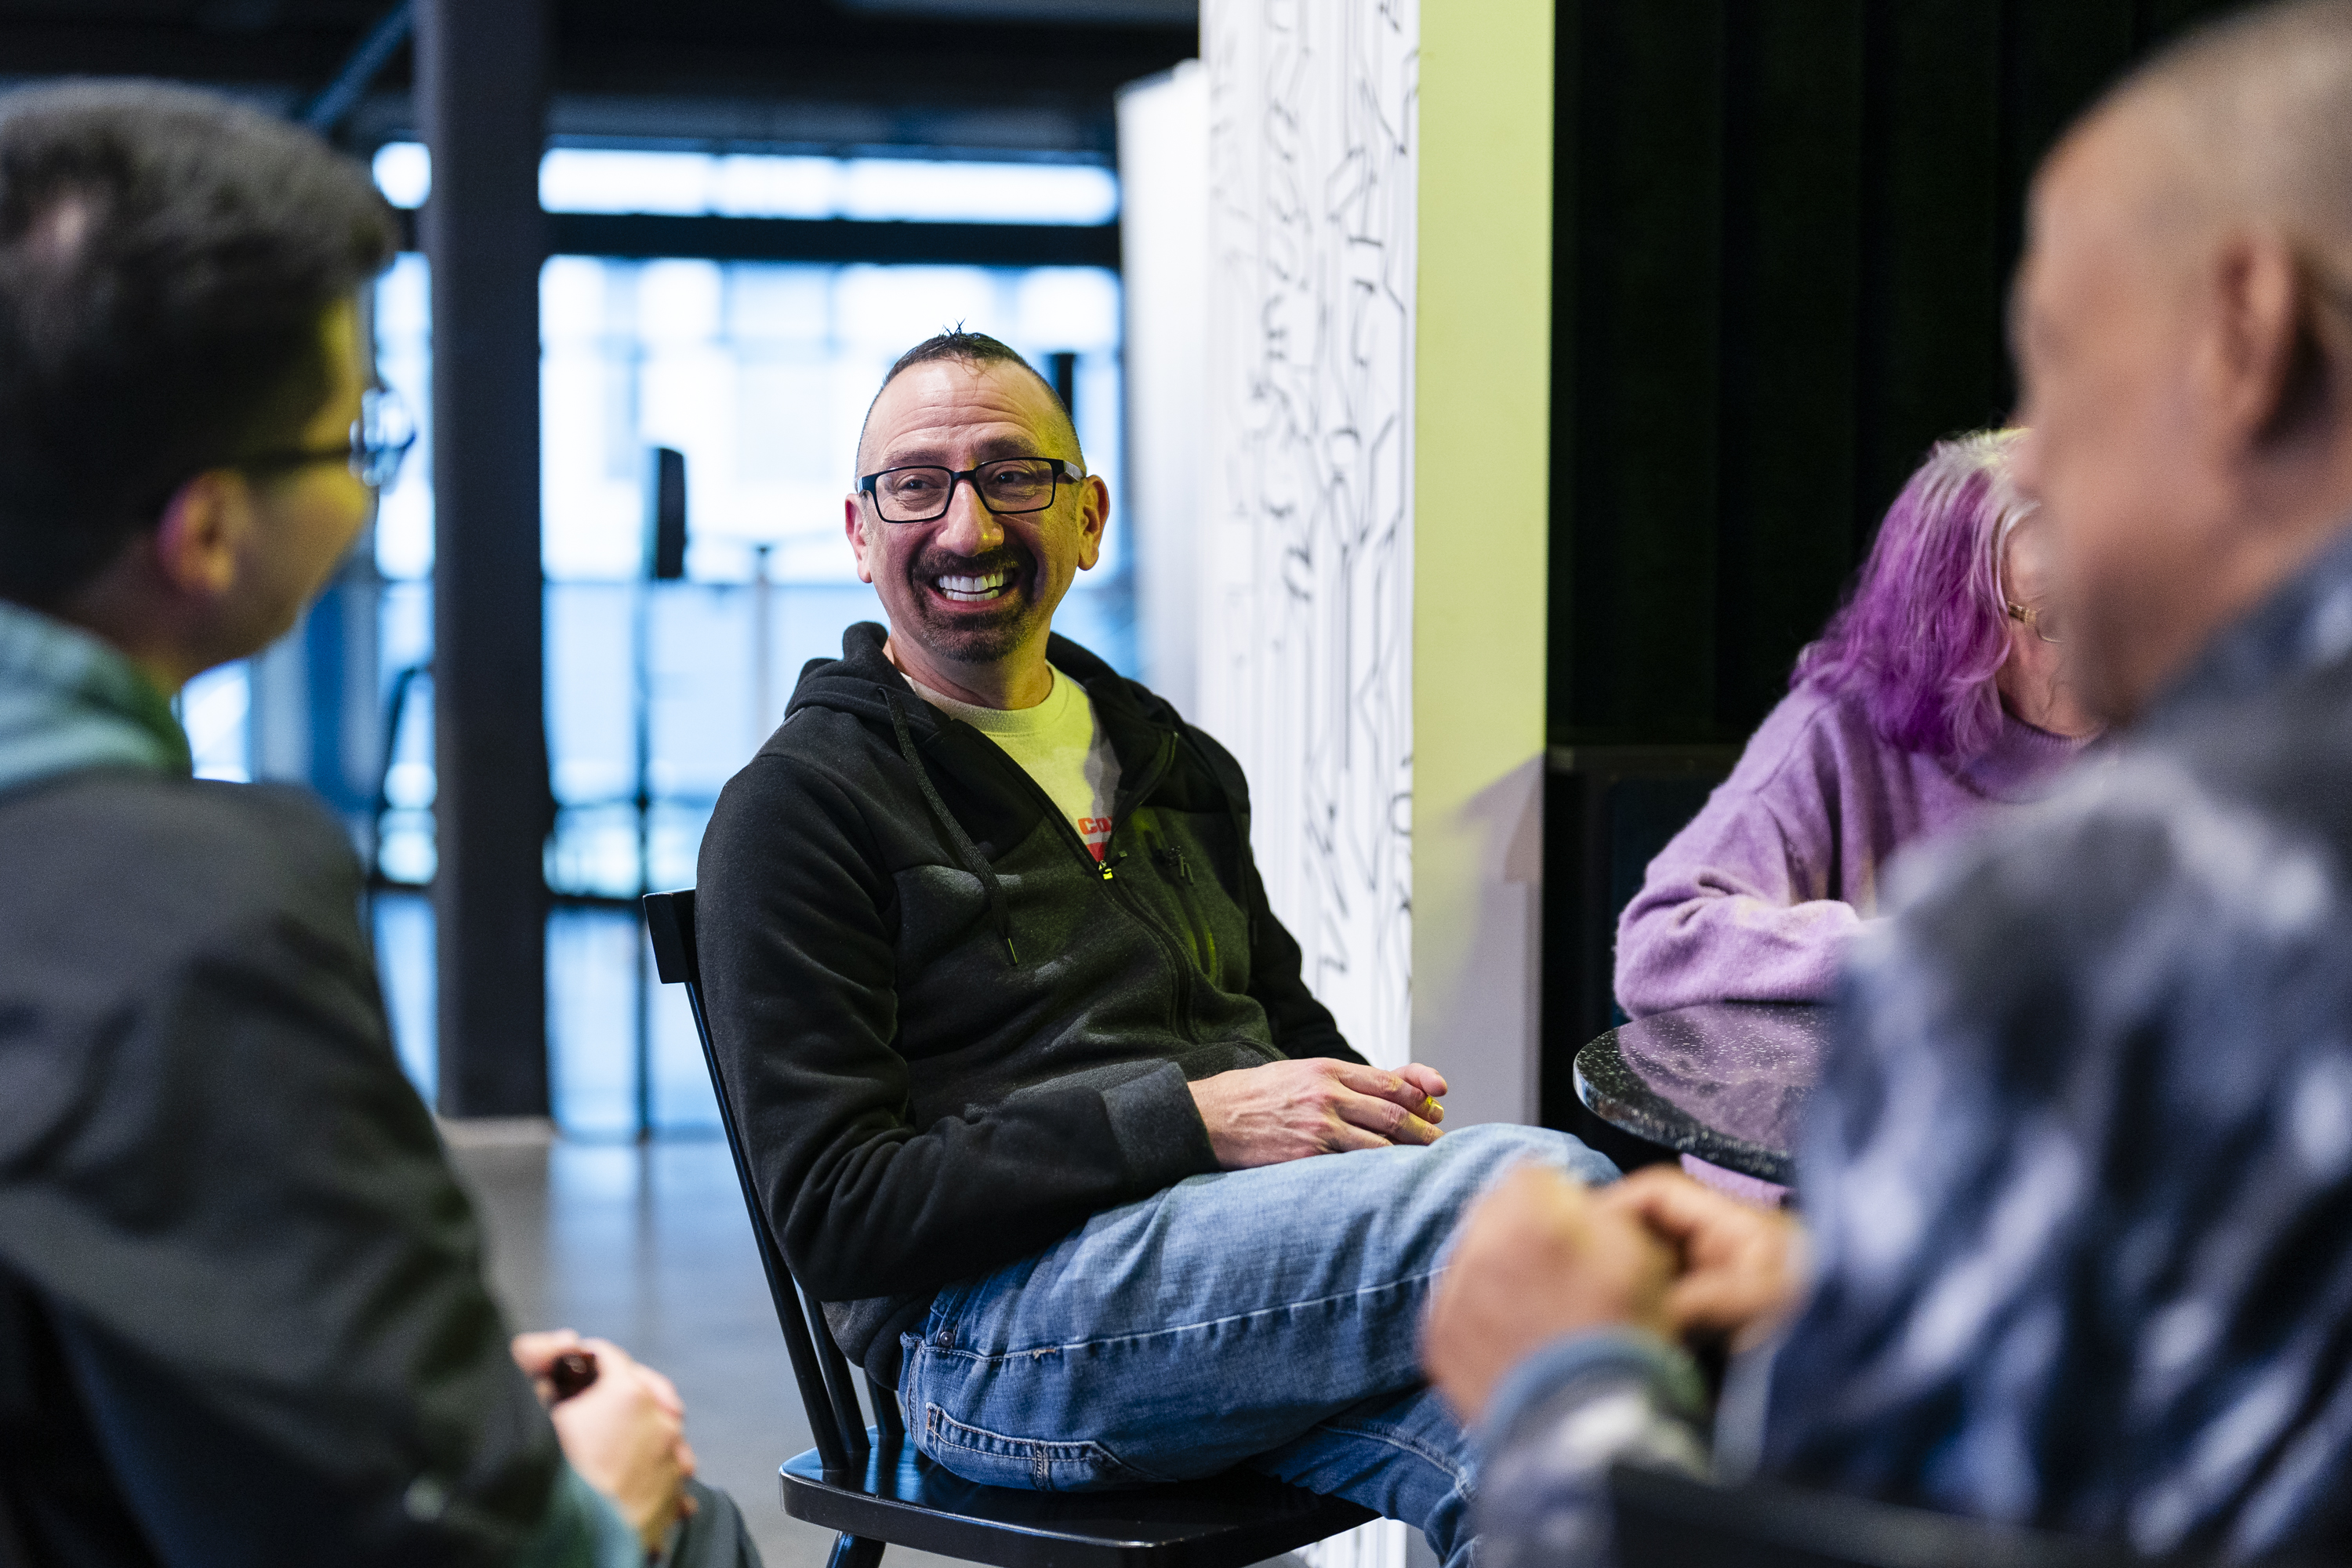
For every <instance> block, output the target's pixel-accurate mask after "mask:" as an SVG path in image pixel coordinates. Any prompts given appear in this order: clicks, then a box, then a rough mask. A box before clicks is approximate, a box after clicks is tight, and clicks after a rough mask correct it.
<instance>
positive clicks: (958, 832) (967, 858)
mask: <svg viewBox="0 0 2352 1568" xmlns="http://www.w3.org/2000/svg"><path fill="white" fill-rule="evenodd" d="M882 700H884V701H885V702H887V703H888V704H889V705H890V727H891V728H892V729H894V730H896V731H898V752H899V754H900V755H901V756H903V757H905V758H906V759H907V765H908V767H910V768H912V769H914V770H915V783H916V784H919V785H920V786H921V788H922V791H923V798H924V799H925V800H927V801H929V802H930V805H931V815H932V816H936V817H938V818H939V819H940V826H942V827H944V828H946V829H947V830H948V841H949V842H950V843H951V844H953V845H954V846H955V851H956V853H957V854H958V855H959V856H961V857H962V858H963V865H964V869H965V870H967V871H970V872H971V874H972V875H973V876H975V877H977V878H979V879H980V885H981V888H982V890H984V891H985V892H986V893H987V894H988V912H989V915H990V918H992V920H993V921H995V922H996V934H997V935H998V936H1000V937H1002V938H1003V939H1004V955H1005V956H1006V957H1007V958H1009V959H1011V960H1012V961H1013V967H1014V968H1015V969H1018V968H1020V967H1021V954H1020V953H1019V952H1015V951H1014V950H1013V915H1012V912H1011V911H1010V910H1007V909H1006V908H1005V907H1004V884H1003V883H1002V882H1000V881H998V880H997V879H996V868H994V867H992V866H991V865H990V864H989V863H988V857H987V856H985V855H982V853H981V852H980V847H979V846H978V845H976V844H974V843H973V842H972V841H971V834H969V833H966V832H965V831H964V830H963V824H962V823H961V822H958V821H957V820H956V819H955V813H953V812H951V811H950V810H949V809H948V803H947V802H946V801H943V800H941V799H940V792H939V786H938V785H936V784H932V783H931V775H930V773H929V771H928V770H927V769H925V768H924V766H923V760H922V759H921V758H920V757H919V756H917V755H916V754H915V736H914V732H913V731H910V730H908V728H907V710H906V709H905V708H903V707H902V706H900V704H899V701H898V693H897V692H895V691H887V690H886V691H884V692H883V693H882Z"/></svg>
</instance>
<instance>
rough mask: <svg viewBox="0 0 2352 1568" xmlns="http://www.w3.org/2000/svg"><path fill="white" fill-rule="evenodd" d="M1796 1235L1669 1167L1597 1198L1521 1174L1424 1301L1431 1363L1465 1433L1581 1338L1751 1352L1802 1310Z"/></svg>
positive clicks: (1459, 1243)
mask: <svg viewBox="0 0 2352 1568" xmlns="http://www.w3.org/2000/svg"><path fill="white" fill-rule="evenodd" d="M1801 1234H1802V1233H1801V1230H1800V1229H1799V1227H1798V1226H1797V1223H1796V1222H1795V1221H1794V1220H1792V1219H1790V1217H1789V1216H1788V1215H1784V1214H1782V1213H1780V1211H1779V1210H1777V1209H1764V1208H1758V1207H1756V1206H1755V1205H1750V1204H1744V1203H1741V1202H1739V1201H1738V1200H1737V1199H1734V1198H1727V1197H1726V1196H1724V1195H1723V1194H1720V1193H1717V1192H1715V1191H1713V1190H1712V1189H1710V1188H1707V1187H1703V1186H1701V1185H1700V1184H1698V1183H1696V1182H1694V1181H1692V1180H1691V1179H1690V1178H1689V1177H1688V1176H1685V1175H1684V1174H1683V1173H1681V1172H1679V1171H1676V1170H1675V1169H1673V1168H1672V1167H1670V1166H1653V1167H1651V1168H1649V1169H1647V1170H1642V1171H1636V1172H1634V1173H1633V1174H1632V1175H1630V1176H1628V1177H1626V1178H1625V1179H1624V1180H1623V1181H1622V1182H1619V1183H1616V1184H1614V1185H1612V1186H1607V1187H1599V1188H1592V1187H1586V1186H1585V1185H1583V1184H1581V1183H1579V1182H1575V1181H1571V1180H1570V1179H1569V1178H1568V1177H1566V1176H1564V1175H1562V1174H1560V1173H1559V1172H1557V1171H1554V1170H1550V1169H1548V1168H1544V1167H1540V1166H1536V1165H1523V1166H1521V1167H1520V1168H1519V1169H1517V1170H1516V1171H1513V1172H1512V1173H1510V1174H1509V1175H1507V1176H1506V1177H1504V1179H1503V1180H1502V1181H1500V1182H1499V1183H1497V1184H1496V1186H1495V1189H1494V1190H1493V1191H1492V1192H1490V1193H1488V1194H1486V1196H1485V1197H1483V1198H1481V1199H1480V1200H1479V1201H1478V1203H1477V1204H1476V1205H1475V1206H1474V1207H1473V1208H1472V1209H1471V1211H1470V1214H1469V1217H1468V1218H1466V1219H1465V1220H1464V1221H1463V1222H1462V1229H1461V1233H1460V1235H1459V1236H1458V1237H1457V1238H1456V1239H1455V1241H1454V1251H1453V1255H1452V1258H1451V1259H1450V1260H1449V1262H1448V1263H1447V1265H1446V1269H1445V1275H1444V1279H1441V1280H1439V1282H1438V1286H1437V1290H1436V1293H1435V1296H1434V1297H1433V1300H1432V1301H1431V1303H1430V1310H1429V1320H1428V1322H1427V1323H1426V1325H1425V1326H1424V1328H1423V1336H1422V1362H1423V1366H1424V1367H1425V1368H1426V1370H1427V1371H1428V1373H1429V1377H1430V1381H1431V1382H1432V1383H1433V1384H1436V1385H1437V1389H1438V1392H1439V1393H1441V1394H1444V1396H1445V1397H1446V1400H1447V1401H1448V1402H1449V1403H1450V1404H1452V1405H1453V1406H1454V1409H1455V1410H1456V1411H1457V1412H1458V1413H1459V1414H1460V1415H1462V1417H1463V1419H1464V1420H1465V1423H1466V1422H1470V1421H1475V1420H1476V1419H1477V1418H1478V1417H1479V1416H1480V1415H1484V1414H1485V1412H1486V1405H1487V1402H1488V1401H1489V1400H1491V1399H1492V1398H1493V1397H1494V1394H1495V1389H1496V1385H1498V1384H1500V1383H1501V1382H1502V1380H1503V1378H1504V1376H1505V1374H1507V1373H1508V1372H1509V1371H1510V1369H1511V1368H1512V1367H1513V1366H1515V1365H1517V1363H1519V1362H1520V1361H1521V1360H1522V1359H1524V1358H1525V1357H1527V1356H1528V1355H1529V1354H1531V1353H1532V1352H1535V1351H1537V1350H1538V1349H1540V1348H1541V1347H1542V1346H1543V1345H1545V1344H1547V1343H1549V1342H1551V1341H1553V1340H1556V1339H1559V1338H1560V1337H1562V1336H1564V1335H1567V1334H1572V1333H1576V1332H1579V1331H1584V1330H1590V1329H1601V1328H1608V1327H1612V1326H1623V1327H1630V1328H1638V1329H1645V1330H1647V1331H1650V1332H1652V1333H1654V1334H1656V1335H1657V1336H1658V1337H1659V1338H1661V1339H1664V1340H1666V1341H1669V1342H1685V1343H1696V1342H1706V1341H1715V1342H1728V1343H1729V1344H1730V1345H1731V1347H1732V1348H1733V1349H1734V1350H1745V1349H1747V1348H1748V1347H1749V1346H1751V1345H1753V1344H1755V1343H1757V1342H1760V1341H1761V1340H1763V1339H1765V1338H1767V1337H1769V1335H1770V1334H1771V1333H1772V1332H1773V1331H1775V1330H1776V1329H1777V1328H1778V1327H1779V1325H1780V1322H1781V1321H1783V1320H1784V1319H1785V1318H1786V1317H1787V1315H1788V1314H1789V1312H1790V1310H1793V1309H1794V1307H1795V1305H1796V1302H1797V1300H1798V1297H1799V1294H1800V1291H1801V1285H1800V1275H1801V1268H1800V1266H1799V1259H1798V1251H1799V1247H1800V1246H1801Z"/></svg>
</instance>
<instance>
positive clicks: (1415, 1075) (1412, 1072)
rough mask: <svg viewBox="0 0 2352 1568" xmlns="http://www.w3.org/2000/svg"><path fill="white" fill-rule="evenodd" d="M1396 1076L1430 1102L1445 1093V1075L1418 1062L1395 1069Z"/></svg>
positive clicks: (1408, 1063)
mask: <svg viewBox="0 0 2352 1568" xmlns="http://www.w3.org/2000/svg"><path fill="white" fill-rule="evenodd" d="M1397 1076H1398V1077H1400V1078H1402V1079H1404V1080H1405V1081H1407V1082H1408V1083H1411V1084H1412V1085H1413V1086H1415V1087H1416V1088H1418V1089H1420V1090H1421V1092H1422V1093H1423V1094H1425V1095H1427V1096H1429V1098H1430V1099H1432V1100H1435V1099H1437V1098H1438V1097H1439V1096H1441V1095H1443V1094H1444V1093H1445V1075H1444V1073H1442V1072H1439V1071H1438V1070H1437V1069H1436V1068H1433V1067H1423V1065H1422V1064H1421V1063H1419V1062H1407V1063H1405V1064H1404V1066H1402V1067H1401V1068H1397Z"/></svg>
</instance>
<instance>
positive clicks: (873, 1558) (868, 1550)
mask: <svg viewBox="0 0 2352 1568" xmlns="http://www.w3.org/2000/svg"><path fill="white" fill-rule="evenodd" d="M883 1545H884V1543H883V1542H879V1541H877V1540H875V1539H874V1538H873V1537H872V1536H870V1535H852V1534H850V1533H848V1532H847V1531H843V1532H842V1533H841V1534H840V1535H839V1536H837V1537H835V1540H834V1543H833V1556H832V1557H831V1558H830V1559H828V1560H827V1562H826V1563H825V1565H824V1568H874V1565H875V1564H876V1563H879V1562H881V1561H882V1547H883Z"/></svg>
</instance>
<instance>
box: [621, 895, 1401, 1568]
mask: <svg viewBox="0 0 2352 1568" xmlns="http://www.w3.org/2000/svg"><path fill="white" fill-rule="evenodd" d="M645 905H646V934H647V935H648V936H649V937H651V938H652V941H653V949H654V965H655V968H656V972H657V973H659V974H660V975H661V978H662V982H663V984H670V985H683V986H685V987H686V999H687V1005H688V1006H690V1007H691V1008H692V1009H693V1010H694V1027H695V1032H696V1033H697V1034H698V1035H699V1036H700V1037H701V1039H702V1059H703V1063H704V1065H705V1066H707V1067H708V1068H709V1069H710V1088H711V1092H712V1093H713V1094H715V1095H717V1096H718V1099H719V1122H720V1124H721V1125H722V1126H723V1127H724V1128H725V1129H726V1132H727V1147H728V1149H729V1151H730V1152H731V1153H732V1154H733V1155H734V1156H735V1175H736V1179H737V1180H738V1181H739V1182H740V1183H741V1184H742V1188H743V1203H744V1205H745V1207H746V1208H748V1209H749V1210H750V1211H751V1236H752V1238H753V1240H754V1241H755V1242H757V1244H758V1246H759V1249H760V1266H761V1268H763V1269H765V1270H766V1271H767V1276H768V1290H769V1293H770V1294H771V1295H772V1296H773V1297H774V1298H775V1302H776V1321H777V1323H778V1324H779V1325H780V1326H781V1327H782V1329H783V1331H784V1348H785V1350H786V1351H787V1352H789V1353H790V1354H791V1356H792V1362H793V1378H794V1380H795V1381H796V1382H798V1384H800V1394H801V1403H802V1404H803V1405H804V1406H806V1407H807V1410H808V1420H809V1430H810V1432H811V1433H812V1434H813V1435H814V1436H815V1438H816V1447H814V1448H812V1449H810V1450H809V1451H808V1452H806V1453H804V1454H799V1455H795V1456H794V1457H793V1458H790V1459H787V1460H785V1461H784V1463H783V1466H782V1471H781V1478H782V1489H783V1503H784V1511H785V1512H786V1513H788V1514H790V1515H792V1516H793V1518H794V1519H800V1520H805V1521H808V1522H809V1523H811V1524H814V1525H819V1526H822V1527H823V1528H824V1529H827V1530H835V1531H840V1532H841V1533H840V1539H839V1540H837V1541H835V1542H834V1547H833V1560H832V1565H831V1568H874V1564H875V1563H877V1562H878V1561H879V1560H880V1558H881V1555H882V1549H883V1547H885V1546H886V1545H889V1544H892V1543H894V1542H895V1543H896V1544H898V1545H900V1546H911V1547H914V1548H917V1549H918V1550H920V1551H924V1552H937V1553H938V1554H940V1556H942V1557H954V1558H960V1559H962V1560H963V1561H966V1562H971V1563H997V1564H1001V1565H1002V1568H1242V1565H1243V1564H1245V1563H1258V1562H1263V1561H1264V1560H1265V1559H1266V1558H1269V1557H1278V1556H1280V1555H1281V1554H1282V1553H1284V1552H1290V1551H1294V1550H1296V1549H1297V1548H1298V1547H1301V1546H1305V1545H1307V1543H1308V1542H1316V1541H1320V1540H1322V1539H1323V1538H1324V1537H1326V1536H1329V1535H1336V1534H1338V1533H1339V1531H1343V1530H1350V1529H1353V1528H1354V1527H1355V1526H1357V1525H1359V1524H1361V1523H1363V1522H1365V1521H1368V1520H1370V1519H1371V1518H1372V1517H1373V1515H1372V1514H1370V1513H1369V1512H1367V1511H1366V1510H1363V1509H1360V1508H1358V1507H1356V1506H1355V1505H1354V1504H1353V1503H1349V1502H1343V1501H1341V1500H1339V1499H1336V1498H1324V1497H1317V1496H1316V1495H1314V1494H1313V1493H1311V1492H1306V1491H1301V1490H1299V1489H1297V1488H1296V1487H1288V1486H1285V1485H1283V1484H1282V1483H1281V1482H1279V1481H1276V1480H1274V1479H1270V1478H1268V1477H1265V1476H1260V1475H1255V1474H1253V1473H1251V1472H1248V1471H1240V1470H1237V1471H1234V1472H1232V1473H1231V1474H1228V1475H1223V1476H1218V1477H1215V1478H1213V1479H1209V1480H1204V1481H1187V1482H1181V1483H1179V1484H1175V1485H1171V1486H1159V1487H1148V1488H1143V1489H1137V1490H1132V1491H1109V1492H1059V1493H1048V1492H1028V1491H1014V1490H1012V1489H1007V1488H1003V1487H983V1486H976V1485H974V1484H973V1483H972V1482H970V1481H967V1480H964V1479H961V1477H958V1476H955V1475H951V1474H950V1473H949V1472H948V1471H946V1470H944V1469H941V1468H939V1467H938V1466H936V1465H934V1464H932V1463H931V1462H930V1461H929V1459H927V1458H923V1457H922V1456H921V1455H920V1454H919V1453H918V1452H916V1450H915V1447H914V1445H913V1444H911V1443H909V1442H908V1441H907V1440H906V1428H905V1426H904V1425H903V1424H902V1423H901V1421H900V1420H899V1416H898V1405H897V1403H896V1402H895V1401H894V1400H893V1399H892V1398H891V1396H890V1395H889V1394H888V1393H887V1391H886V1390H881V1389H875V1388H870V1387H869V1388H868V1390H867V1395H868V1397H869V1399H870V1400H871V1401H872V1404H873V1406H874V1414H875V1418H876V1421H877V1425H876V1426H874V1427H873V1428H871V1429H869V1428H868V1427H867V1426H866V1418H865V1416H864V1415H863V1414H862V1413H861V1411H860V1410H859V1408H858V1403H857V1388H856V1384H855V1383H854V1382H853V1381H852V1380H851V1374H850V1369H849V1362H848V1358H847V1357H845V1356H844V1355H843V1354H842V1353H841V1348H840V1347H839V1346H838V1345H836V1344H835V1343H834V1341H833V1335H832V1332H831V1331H829V1330H828V1329H827V1328H826V1326H825V1321H824V1313H823V1311H822V1310H819V1308H818V1306H817V1304H816V1303H815V1302H814V1301H812V1300H803V1297H802V1294H801V1290H800V1287H799V1285H798V1284H797V1283H796V1282H795V1281H794V1280H793V1275H792V1270H791V1268H789V1267H788V1266H787V1265H786V1264H785V1262H784V1255H783V1252H782V1249H781V1248H779V1247H777V1245H776V1241H775V1237H774V1236H773V1235H772V1234H771V1232H770V1231H769V1229H768V1220H767V1215H765V1214H764V1213H763V1212H762V1211H761V1204H760V1195H759V1188H758V1186H757V1185H756V1184H754V1183H753V1181H752V1179H751V1160H750V1157H749V1156H748V1154H747V1153H746V1152H745V1150H744V1147H743V1131H742V1124H741V1122H740V1120H739V1119H738V1118H737V1116H736V1114H735V1107H734V1104H733V1102H732V1101H730V1100H729V1099H728V1096H727V1083H726V1080H725V1079H723V1078H721V1077H720V1076H719V1058H718V1057H717V1055H716V1054H715V1053H714V1052H713V1051H712V1050H711V1047H710V1018H709V1014H708V1013H706V1012H705V1011H704V1010H703V1005H702V973H701V969H700V967H699V966H698V963H697V961H696V954H695V943H694V893H693V890H692V889H687V890H686V891H683V892H676V893H651V894H648V895H646V900H645Z"/></svg>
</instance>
